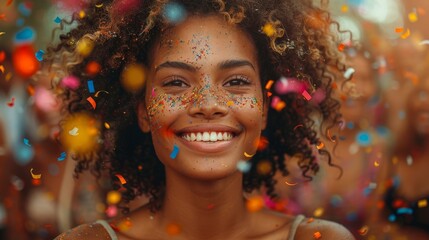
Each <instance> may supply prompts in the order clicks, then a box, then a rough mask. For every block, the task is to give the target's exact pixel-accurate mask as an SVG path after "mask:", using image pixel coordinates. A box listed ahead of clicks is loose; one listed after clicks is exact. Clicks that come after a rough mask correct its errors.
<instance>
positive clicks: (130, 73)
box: [121, 63, 146, 92]
mask: <svg viewBox="0 0 429 240" xmlns="http://www.w3.org/2000/svg"><path fill="white" fill-rule="evenodd" d="M145 81H146V71H145V68H144V67H143V65H140V64H136V63H131V64H129V65H128V66H126V67H125V68H124V71H123V72H122V74H121V84H122V86H123V87H124V89H125V90H127V91H128V92H138V91H139V90H140V89H142V88H143V87H144V83H145Z"/></svg>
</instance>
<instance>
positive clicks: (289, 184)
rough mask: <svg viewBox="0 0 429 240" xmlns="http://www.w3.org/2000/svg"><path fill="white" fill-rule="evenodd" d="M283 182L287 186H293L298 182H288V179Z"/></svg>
mask: <svg viewBox="0 0 429 240" xmlns="http://www.w3.org/2000/svg"><path fill="white" fill-rule="evenodd" d="M285 183H286V185H288V186H295V185H297V184H298V183H290V182H288V181H285Z"/></svg>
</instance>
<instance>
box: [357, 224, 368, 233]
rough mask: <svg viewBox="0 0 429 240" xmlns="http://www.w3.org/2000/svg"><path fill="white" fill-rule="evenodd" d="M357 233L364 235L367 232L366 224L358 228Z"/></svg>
mask: <svg viewBox="0 0 429 240" xmlns="http://www.w3.org/2000/svg"><path fill="white" fill-rule="evenodd" d="M358 233H359V235H361V236H365V235H366V234H367V233H368V226H367V225H364V226H362V227H361V228H360V229H359V230H358Z"/></svg>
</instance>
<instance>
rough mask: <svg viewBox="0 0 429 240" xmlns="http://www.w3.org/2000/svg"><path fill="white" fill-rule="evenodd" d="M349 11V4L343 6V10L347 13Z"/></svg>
mask: <svg viewBox="0 0 429 240" xmlns="http://www.w3.org/2000/svg"><path fill="white" fill-rule="evenodd" d="M348 11H349V6H347V5H343V6H341V12H343V13H346V12H348Z"/></svg>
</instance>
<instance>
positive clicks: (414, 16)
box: [408, 12, 419, 23]
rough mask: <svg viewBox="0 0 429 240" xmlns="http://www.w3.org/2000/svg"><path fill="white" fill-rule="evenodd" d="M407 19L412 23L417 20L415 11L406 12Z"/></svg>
mask: <svg viewBox="0 0 429 240" xmlns="http://www.w3.org/2000/svg"><path fill="white" fill-rule="evenodd" d="M408 20H410V22H412V23H414V22H417V20H419V17H418V16H417V13H415V12H410V13H409V14H408Z"/></svg>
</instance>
